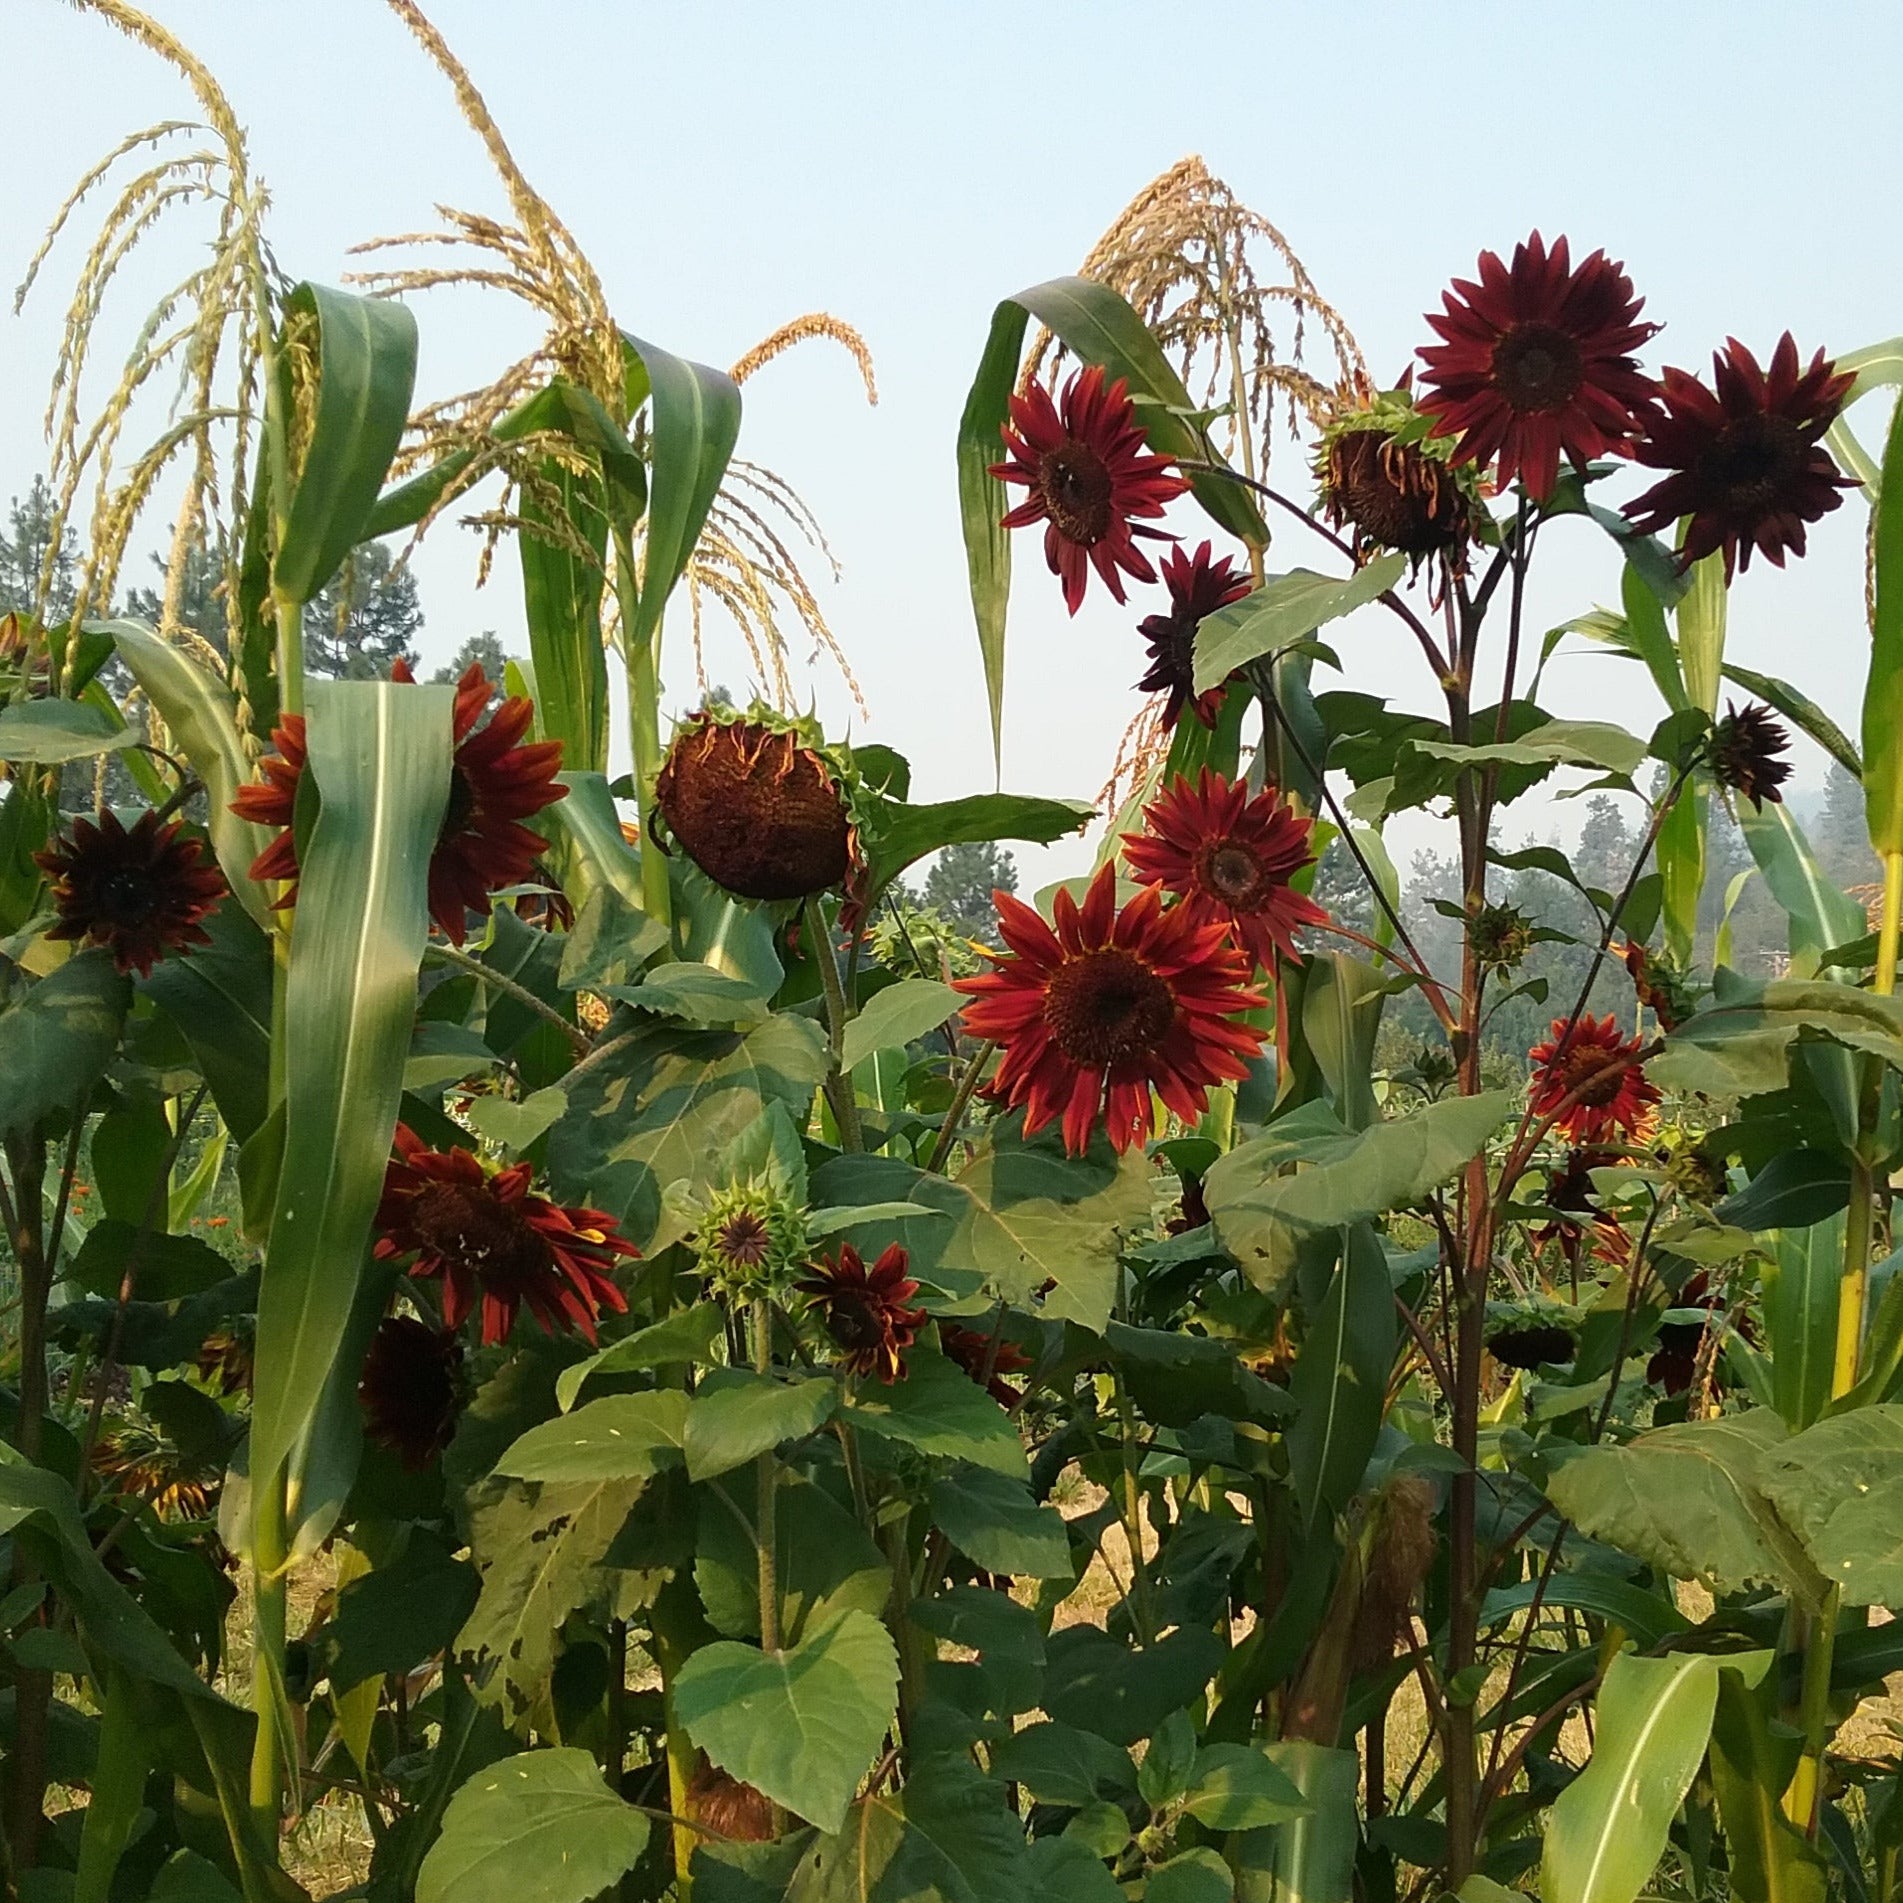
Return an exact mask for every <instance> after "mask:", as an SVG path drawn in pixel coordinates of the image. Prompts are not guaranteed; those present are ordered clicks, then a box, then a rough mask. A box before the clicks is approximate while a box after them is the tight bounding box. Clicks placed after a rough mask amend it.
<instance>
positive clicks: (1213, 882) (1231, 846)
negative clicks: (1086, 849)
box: [1123, 767, 1328, 971]
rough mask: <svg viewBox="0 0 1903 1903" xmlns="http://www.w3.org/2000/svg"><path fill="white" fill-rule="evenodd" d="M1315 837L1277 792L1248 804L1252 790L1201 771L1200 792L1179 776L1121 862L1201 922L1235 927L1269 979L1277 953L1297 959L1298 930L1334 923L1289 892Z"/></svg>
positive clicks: (1310, 860)
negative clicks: (1213, 921)
mask: <svg viewBox="0 0 1903 1903" xmlns="http://www.w3.org/2000/svg"><path fill="white" fill-rule="evenodd" d="M1314 830H1315V822H1314V821H1313V820H1310V819H1304V818H1302V816H1301V815H1300V814H1299V813H1297V812H1295V811H1294V810H1293V808H1291V807H1289V806H1288V805H1286V804H1285V803H1284V802H1283V799H1282V795H1281V793H1280V792H1279V791H1278V790H1277V789H1276V788H1275V787H1273V786H1269V787H1264V788H1263V790H1262V791H1261V792H1260V793H1258V794H1256V795H1255V796H1254V797H1253V798H1251V797H1250V795H1249V788H1248V785H1247V783H1246V782H1244V781H1241V780H1234V781H1231V780H1228V779H1225V778H1224V777H1223V776H1222V775H1221V774H1220V773H1212V772H1210V770H1209V769H1208V768H1207V767H1205V768H1204V769H1203V770H1202V772H1201V774H1200V775H1199V776H1198V777H1197V781H1196V784H1195V785H1194V786H1192V785H1191V784H1190V783H1189V781H1188V780H1186V779H1184V778H1183V777H1182V776H1181V775H1180V774H1179V775H1178V776H1177V780H1176V784H1175V785H1174V786H1172V787H1171V788H1170V789H1169V790H1168V791H1167V792H1165V793H1163V794H1161V795H1159V796H1158V797H1157V798H1156V799H1154V800H1152V801H1151V802H1150V804H1149V805H1148V806H1146V807H1145V808H1144V809H1143V831H1142V832H1140V833H1125V834H1124V835H1123V856H1124V859H1125V861H1126V862H1127V863H1128V865H1129V867H1130V870H1131V872H1132V873H1134V874H1135V875H1136V877H1137V879H1138V880H1139V881H1140V882H1141V883H1142V884H1144V885H1160V886H1162V887H1164V888H1165V889H1166V890H1167V891H1170V892H1174V893H1175V894H1176V895H1177V897H1178V898H1180V899H1181V900H1183V902H1184V903H1185V904H1186V905H1189V906H1192V907H1194V908H1195V909H1196V910H1197V913H1198V915H1199V916H1200V917H1203V918H1210V919H1222V920H1225V921H1226V922H1227V923H1228V924H1230V925H1232V926H1234V927H1235V932H1236V936H1237V938H1238V939H1240V940H1241V942H1242V944H1243V945H1244V946H1245V947H1246V948H1247V950H1248V953H1249V955H1250V957H1252V958H1253V959H1254V960H1255V961H1256V963H1257V964H1258V965H1260V966H1261V967H1262V969H1263V970H1264V971H1273V970H1274V969H1275V954H1276V953H1277V952H1278V951H1279V952H1280V953H1281V954H1282V955H1283V956H1284V957H1285V958H1298V957H1300V956H1301V954H1300V952H1299V951H1297V949H1296V945H1295V931H1296V928H1297V927H1298V926H1302V925H1326V924H1327V923H1328V914H1327V913H1326V912H1325V911H1323V909H1322V908H1321V907H1320V906H1319V905H1317V904H1316V903H1315V901H1314V900H1313V899H1311V898H1309V897H1308V896H1307V894H1305V893H1302V892H1298V891H1296V890H1295V887H1294V886H1293V885H1292V884H1291V883H1290V881H1291V880H1293V879H1294V877H1295V875H1296V874H1297V873H1299V872H1301V871H1302V870H1304V869H1305V868H1306V867H1308V866H1312V865H1313V864H1314V863H1315V855H1314V853H1312V852H1311V851H1310V850H1309V840H1310V837H1311V835H1312V834H1313V833H1314Z"/></svg>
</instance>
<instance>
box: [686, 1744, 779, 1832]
mask: <svg viewBox="0 0 1903 1903" xmlns="http://www.w3.org/2000/svg"><path fill="white" fill-rule="evenodd" d="M687 1815H688V1816H689V1817H690V1818H692V1819H693V1821H694V1822H695V1823H697V1824H700V1825H702V1826H703V1827H704V1828H705V1829H707V1830H710V1831H712V1832H713V1833H714V1835H715V1836H716V1837H717V1838H719V1837H725V1838H726V1839H728V1841H729V1842H733V1843H743V1844H764V1843H771V1842H772V1840H773V1837H774V1835H775V1831H774V1807H773V1800H772V1798H770V1797H768V1796H767V1794H766V1793H765V1792H764V1791H758V1790H755V1789H754V1787H753V1786H752V1785H751V1784H743V1783H741V1781H740V1780H739V1779H738V1778H736V1777H732V1776H729V1775H728V1773H727V1772H725V1771H723V1770H721V1769H720V1768H719V1767H718V1766H717V1765H714V1764H711V1763H709V1762H708V1760H707V1758H706V1757H705V1755H703V1756H702V1757H701V1760H700V1764H699V1768H698V1769H697V1770H696V1771H695V1772H694V1775H693V1776H692V1777H691V1778H690V1779H689V1780H688V1783H687Z"/></svg>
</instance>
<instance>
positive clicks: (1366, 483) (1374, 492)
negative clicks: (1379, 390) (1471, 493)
mask: <svg viewBox="0 0 1903 1903" xmlns="http://www.w3.org/2000/svg"><path fill="white" fill-rule="evenodd" d="M1415 427H1416V428H1417V429H1418V428H1419V427H1420V426H1419V425H1418V424H1416V425H1415ZM1316 473H1317V476H1318V478H1319V481H1320V487H1321V500H1322V506H1323V508H1324V509H1325V511H1326V512H1327V515H1328V519H1329V520H1330V521H1331V522H1333V523H1334V524H1335V526H1336V527H1337V528H1342V527H1351V528H1352V529H1353V530H1354V535H1355V543H1356V547H1357V549H1358V550H1362V551H1365V550H1368V549H1375V548H1387V549H1393V550H1395V551H1396V552H1397V553H1398V554H1402V555H1411V556H1412V557H1413V558H1414V560H1415V562H1416V563H1417V564H1418V563H1419V562H1420V561H1421V560H1423V559H1424V558H1425V557H1427V556H1429V555H1441V554H1445V555H1449V556H1453V555H1457V554H1458V553H1459V552H1460V551H1461V550H1462V549H1463V548H1464V547H1465V546H1466V543H1467V539H1468V537H1469V536H1470V535H1471V534H1472V532H1473V519H1472V513H1471V508H1470V505H1469V502H1468V498H1467V493H1466V490H1465V488H1464V487H1463V486H1462V483H1461V478H1460V476H1459V475H1458V473H1457V472H1456V471H1455V469H1454V468H1453V466H1452V463H1451V460H1450V458H1449V455H1448V453H1447V451H1446V449H1445V447H1444V446H1443V445H1441V444H1440V443H1438V442H1431V439H1430V443H1421V442H1415V441H1413V440H1411V439H1410V438H1409V437H1407V436H1405V435H1402V434H1399V433H1397V432H1396V431H1395V430H1393V429H1391V428H1386V427H1384V426H1383V425H1382V423H1381V422H1380V420H1379V418H1378V417H1377V416H1375V415H1371V414H1368V415H1362V414H1358V415H1355V416H1352V417H1349V418H1348V419H1346V420H1345V422H1343V423H1342V424H1341V425H1339V426H1337V427H1336V428H1334V429H1332V430H1330V431H1329V432H1328V433H1327V434H1326V435H1325V436H1324V437H1323V439H1322V446H1321V454H1320V457H1319V459H1318V468H1317V471H1316ZM1470 480H1471V479H1470Z"/></svg>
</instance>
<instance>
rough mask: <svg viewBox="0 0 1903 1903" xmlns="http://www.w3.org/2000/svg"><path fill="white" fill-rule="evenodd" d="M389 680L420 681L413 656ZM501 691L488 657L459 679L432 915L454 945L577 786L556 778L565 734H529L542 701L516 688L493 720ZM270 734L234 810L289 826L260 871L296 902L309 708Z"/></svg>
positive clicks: (255, 872) (260, 862) (534, 850)
mask: <svg viewBox="0 0 1903 1903" xmlns="http://www.w3.org/2000/svg"><path fill="white" fill-rule="evenodd" d="M390 678H391V679H392V680H394V681H401V682H412V681H414V679H415V677H414V676H413V675H412V674H411V672H410V669H409V666H408V664H407V663H406V662H404V661H398V662H397V664H396V665H395V667H393V668H392V669H391V671H390ZM493 692H494V689H493V688H492V687H491V685H490V682H489V677H488V676H487V675H486V674H485V673H484V672H483V671H482V667H481V665H480V664H479V663H472V664H471V665H470V667H469V669H468V671H467V672H466V673H465V674H464V675H463V677H462V679H461V680H460V681H458V682H457V684H456V704H455V714H454V725H453V728H452V737H453V741H454V745H455V754H454V757H453V758H452V760H451V763H450V769H449V804H448V806H447V807H446V808H445V809H444V812H443V823H442V825H441V827H440V828H439V829H438V831H437V834H436V845H435V848H434V849H433V850H432V852H431V853H430V862H429V911H430V917H431V918H433V919H434V920H435V921H436V925H437V928H438V929H439V930H440V931H441V932H442V934H443V936H444V937H445V938H447V939H448V940H449V941H450V942H451V943H452V944H455V945H460V944H461V943H462V942H463V939H464V937H465V936H466V935H467V932H468V922H469V920H468V915H469V914H470V913H471V912H474V913H476V914H477V915H478V916H479V917H482V918H487V917H488V915H489V909H490V895H491V894H492V893H494V892H497V891H500V890H501V889H502V888H503V887H504V886H511V885H519V884H520V883H521V882H522V881H523V880H524V879H526V878H527V877H528V876H529V873H530V871H531V870H532V868H533V867H534V865H535V860H536V856H537V855H538V854H539V853H540V852H541V851H542V850H543V847H544V841H543V839H542V837H541V835H540V834H539V833H535V832H532V831H531V830H530V829H529V828H528V827H527V826H525V825H523V824H522V821H523V820H525V819H529V818H531V817H532V816H533V815H535V814H536V813H539V812H540V811H541V810H542V808H543V807H545V806H552V805H553V804H554V803H555V802H556V801H557V800H559V799H566V798H567V796H568V788H567V787H565V786H561V785H558V784H557V782H556V779H555V776H556V774H558V773H559V772H560V771H561V768H562V745H561V742H560V741H559V740H535V741H529V740H524V739H523V735H524V734H526V733H527V732H528V730H529V725H530V722H531V721H533V720H534V718H535V703H534V702H533V701H529V700H525V699H523V698H522V697H521V696H520V695H515V694H511V695H509V696H508V697H507V698H505V699H504V700H502V701H500V702H499V703H498V704H497V706H496V710H495V712H494V713H492V714H490V716H489V718H488V719H487V720H486V721H485V720H484V719H483V713H484V710H485V709H486V708H487V707H488V705H489V700H490V696H491V695H492V693H493ZM271 742H272V745H273V746H274V747H275V748H276V749H277V751H276V752H275V753H274V754H267V755H266V756H265V757H264V759H263V760H261V761H260V762H259V770H260V771H261V772H262V773H263V775H264V777H263V779H262V780H257V781H253V783H252V784H251V785H249V786H244V787H240V788H239V789H238V796H237V798H236V799H234V800H233V801H232V802H231V810H232V811H233V812H234V813H236V814H237V815H238V817H239V818H240V819H249V820H254V821H256V822H257V824H259V825H261V826H277V827H281V828H282V829H283V830H282V831H281V832H280V833H279V834H278V836H277V838H276V839H274V840H273V841H272V842H271V843H270V845H268V846H266V847H265V849H264V850H263V851H262V852H261V853H259V854H258V856H257V858H256V859H254V860H253V861H252V862H251V876H252V877H253V878H254V879H273V880H284V881H287V882H288V888H287V890H286V891H285V893H284V895H283V896H282V897H281V898H280V899H279V900H278V901H277V903H278V904H279V905H281V906H283V905H294V904H295V903H296V902H297V872H298V868H297V839H296V835H295V832H294V831H293V826H294V823H295V821H296V818H297V789H298V783H299V781H300V780H301V779H302V778H303V774H304V767H305V763H306V760H307V758H308V753H307V749H306V745H305V734H304V717H303V715H302V714H286V715H285V716H284V717H283V719H281V720H280V721H279V722H278V725H277V727H276V729H275V730H274V731H273V733H272V735H271Z"/></svg>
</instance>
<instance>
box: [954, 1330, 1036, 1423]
mask: <svg viewBox="0 0 1903 1903" xmlns="http://www.w3.org/2000/svg"><path fill="white" fill-rule="evenodd" d="M938 1345H939V1347H940V1348H941V1349H942V1350H943V1351H944V1354H945V1358H946V1359H947V1360H948V1361H955V1362H957V1364H958V1365H959V1366H960V1367H961V1368H963V1369H964V1371H965V1372H966V1373H967V1374H968V1375H970V1376H971V1378H972V1379H973V1380H974V1381H976V1382H977V1383H978V1385H979V1386H980V1387H981V1388H983V1389H984V1391H985V1392H986V1393H987V1394H989V1395H990V1396H991V1398H992V1399H993V1400H994V1401H996V1402H997V1404H998V1405H999V1406H1000V1407H1016V1406H1017V1404H1018V1403H1019V1402H1020V1401H1021V1400H1022V1399H1023V1398H1024V1391H1023V1390H1022V1389H1021V1388H1014V1387H1013V1386H1012V1385H1011V1383H1010V1382H1009V1381H1007V1380H1006V1379H1005V1378H1004V1377H1005V1376H1006V1375H1008V1374H1024V1373H1026V1372H1028V1371H1029V1370H1030V1369H1031V1368H1032V1367H1034V1366H1035V1365H1036V1364H1035V1363H1034V1362H1033V1361H1032V1360H1031V1357H1030V1356H1029V1355H1027V1354H1025V1353H1024V1352H1023V1350H1022V1349H1020V1348H1019V1347H1018V1345H1017V1343H1016V1342H1014V1341H1007V1340H1005V1338H1004V1337H1003V1336H1002V1335H996V1336H994V1335H992V1334H991V1333H989V1332H988V1331H986V1330H981V1329H977V1328H960V1327H959V1325H958V1324H957V1323H956V1322H940V1323H939V1324H938Z"/></svg>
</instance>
